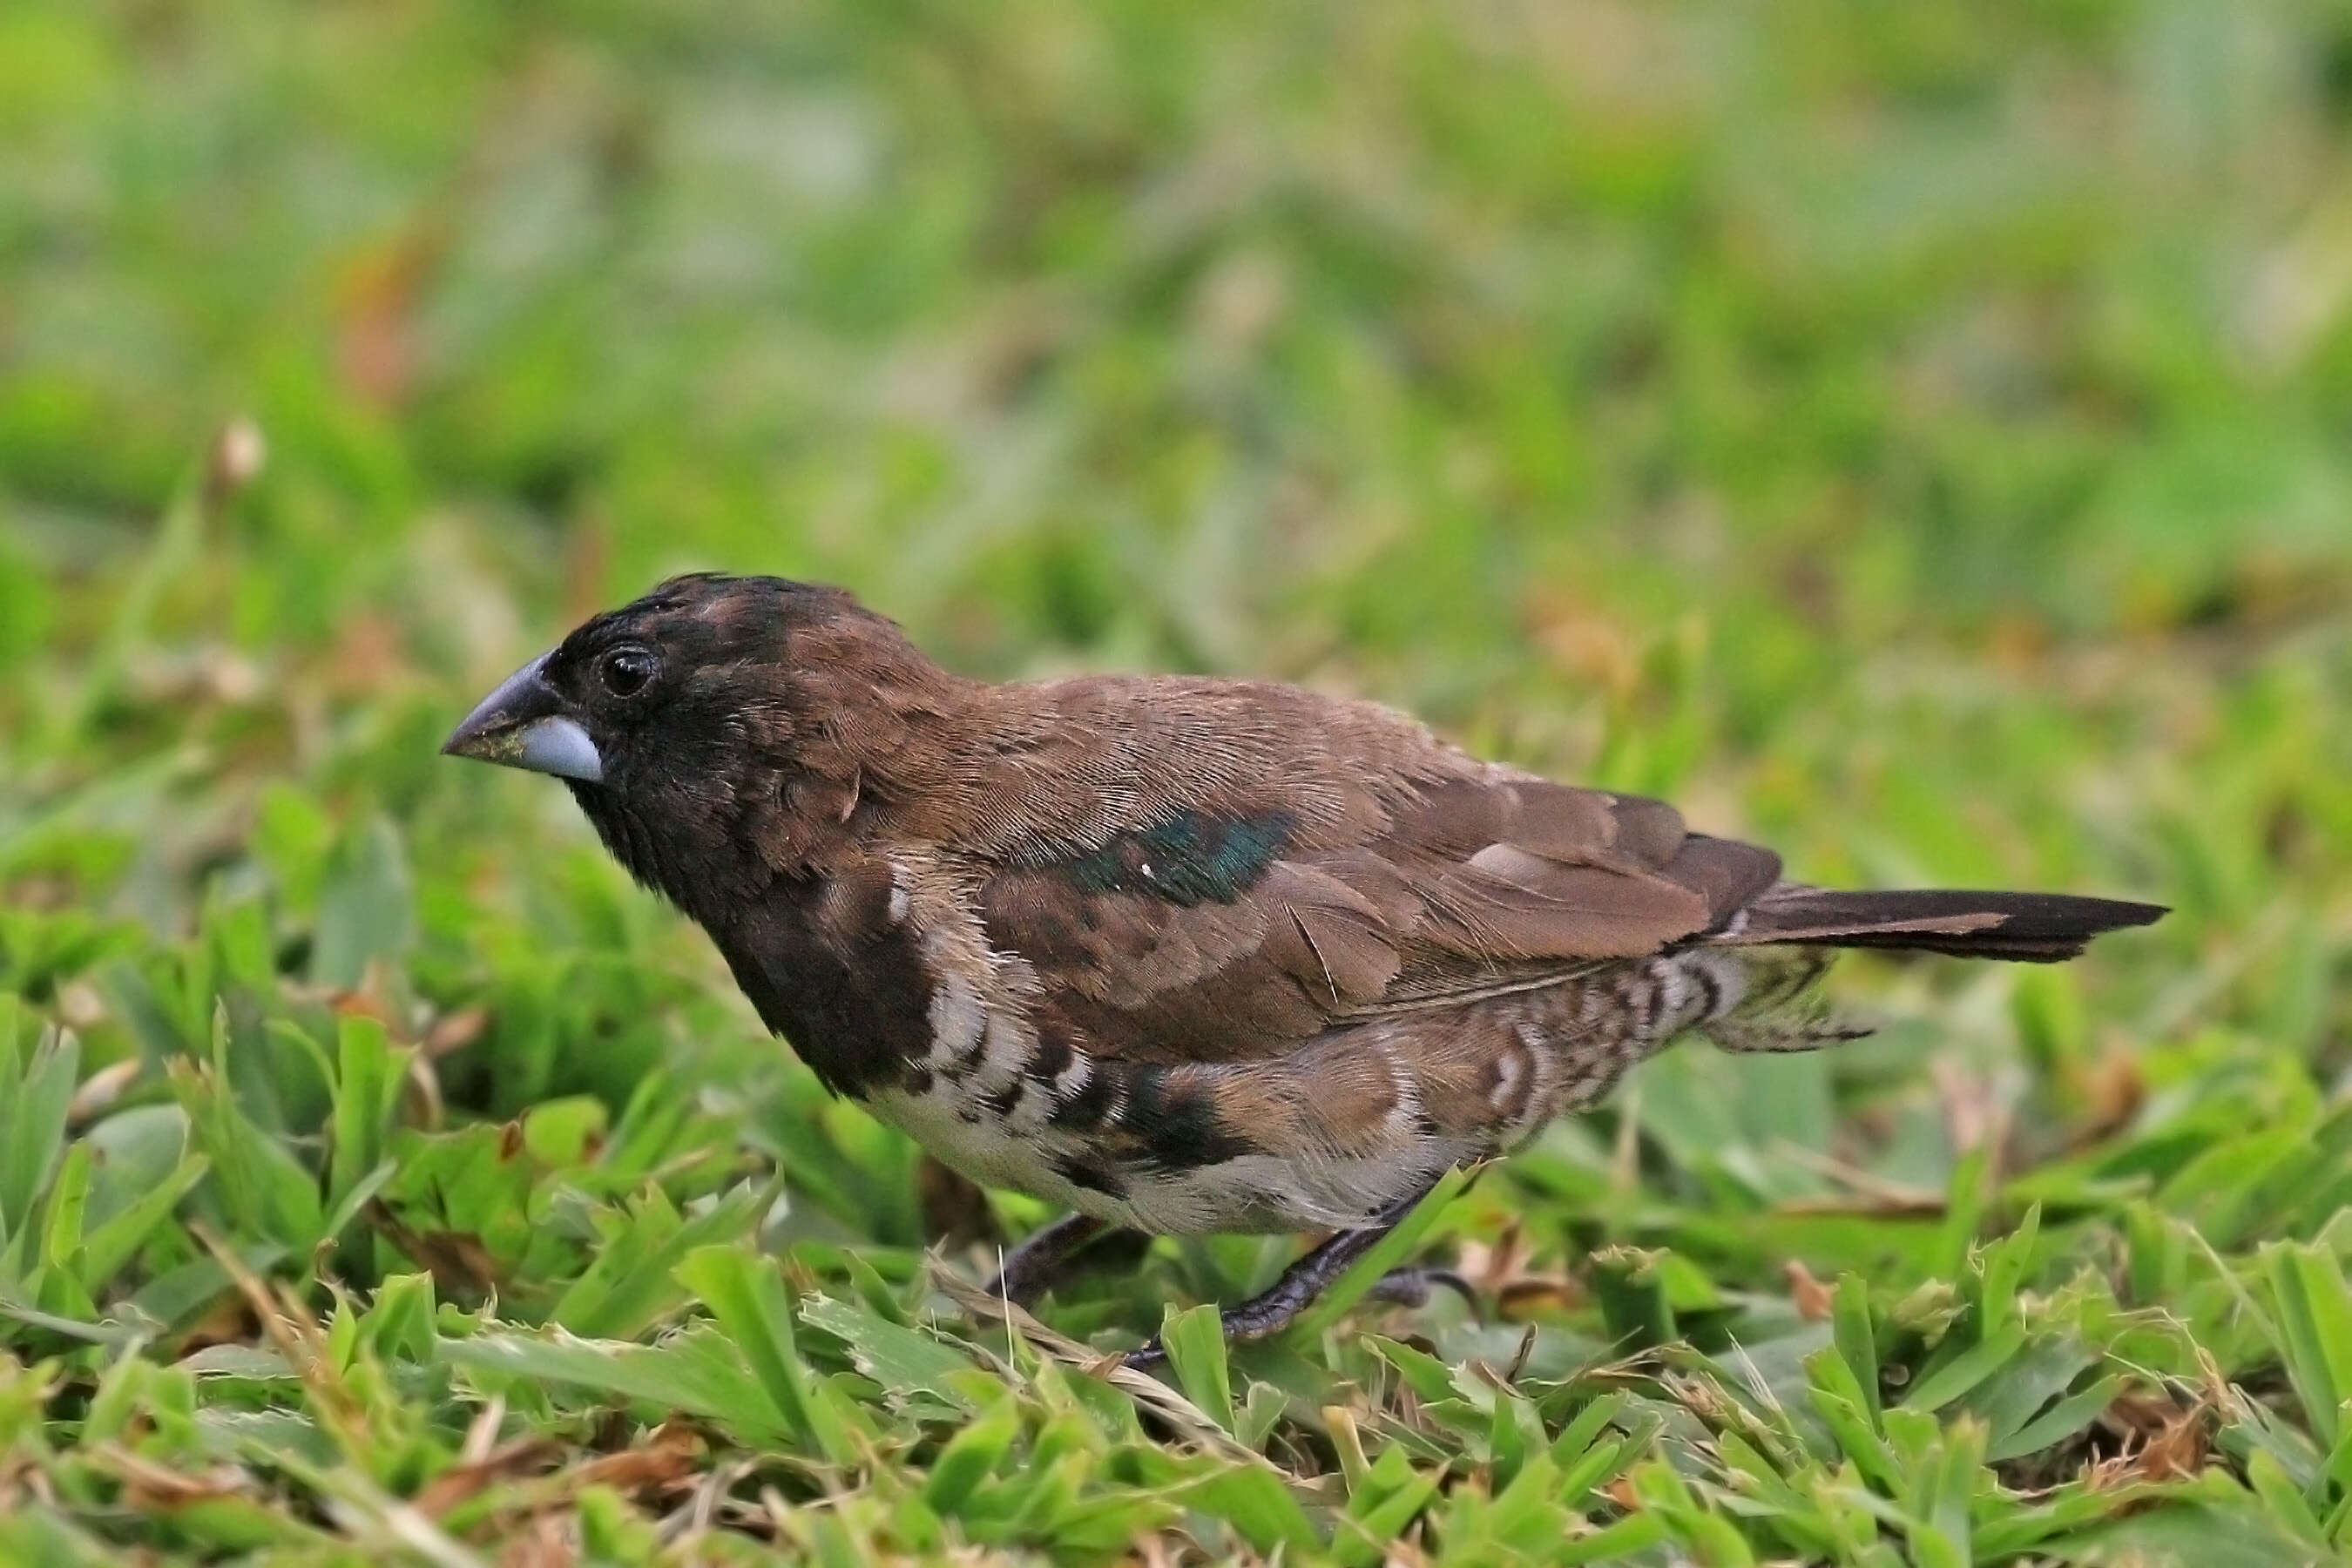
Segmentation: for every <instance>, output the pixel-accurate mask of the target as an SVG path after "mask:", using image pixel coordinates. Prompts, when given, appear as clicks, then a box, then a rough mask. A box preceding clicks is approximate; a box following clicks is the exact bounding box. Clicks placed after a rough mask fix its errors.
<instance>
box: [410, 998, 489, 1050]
mask: <svg viewBox="0 0 2352 1568" xmlns="http://www.w3.org/2000/svg"><path fill="white" fill-rule="evenodd" d="M489 1026H490V1010H489V1009H488V1007H484V1006H480V1005H476V1006H472V1007H460V1008H458V1009H457V1011H456V1012H454V1013H444V1014H442V1015H441V1016H439V1017H437V1018H436V1019H434V1020H433V1025H432V1027H430V1028H428V1029H426V1030H425V1038H424V1040H423V1042H422V1044H423V1045H424V1047H425V1055H426V1056H428V1057H446V1056H447V1055H448V1054H449V1053H450V1052H452V1051H462V1050H464V1049H465V1048H466V1047H467V1046H470V1045H472V1044H473V1043H474V1042H475V1041H476V1040H478V1039H480V1038H481V1037H482V1033H483V1031H484V1030H486V1029H488V1027H489Z"/></svg>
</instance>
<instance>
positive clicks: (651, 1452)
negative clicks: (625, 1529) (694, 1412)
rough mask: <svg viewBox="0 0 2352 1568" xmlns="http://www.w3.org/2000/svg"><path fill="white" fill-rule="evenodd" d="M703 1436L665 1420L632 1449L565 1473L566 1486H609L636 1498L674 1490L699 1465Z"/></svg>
mask: <svg viewBox="0 0 2352 1568" xmlns="http://www.w3.org/2000/svg"><path fill="white" fill-rule="evenodd" d="M705 1451H706V1445H705V1444H704V1442H703V1440H702V1434H700V1433H699V1432H698V1431H696V1430H695V1429H694V1428H693V1427H692V1426H689V1425H688V1424H687V1423H686V1422H683V1421H675V1420H672V1421H665V1422H663V1423H662V1424H661V1425H660V1426H656V1427H655V1428H654V1430H653V1432H652V1434H651V1435H650V1436H647V1437H646V1440H645V1441H644V1442H643V1443H641V1444H639V1445H638V1446H637V1447H634V1448H624V1449H622V1450H621V1451H620V1452H618V1453H614V1454H600V1455H598V1456H597V1457H596V1458H593V1459H591V1460H589V1461H588V1462H587V1463H586V1464H584V1465H575V1466H573V1467H572V1468H571V1469H570V1470H568V1471H566V1472H565V1473H564V1478H563V1479H564V1480H565V1482H566V1483H567V1484H571V1485H577V1486H583V1487H585V1486H604V1487H611V1488H612V1489H614V1490H615V1491H621V1492H628V1493H631V1494H635V1495H644V1494H657V1493H661V1492H666V1491H672V1490H676V1489H677V1483H678V1482H679V1481H681V1480H682V1479H685V1478H686V1477H688V1476H689V1475H692V1474H693V1473H694V1471H695V1469H696V1468H697V1467H698V1465H700V1463H701V1462H702V1458H703V1455H704V1453H705Z"/></svg>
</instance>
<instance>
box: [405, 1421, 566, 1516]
mask: <svg viewBox="0 0 2352 1568" xmlns="http://www.w3.org/2000/svg"><path fill="white" fill-rule="evenodd" d="M562 1451H563V1445H562V1444H561V1443H559V1442H557V1441H556V1440H555V1439H554V1438H552V1437H537V1436H527V1437H517V1438H515V1439H513V1440H512V1441H510V1442H507V1443H502V1444H500V1445H499V1447H495V1448H493V1449H491V1450H490V1451H489V1452H488V1454H485V1455H483V1456H482V1457H481V1458H478V1459H475V1460H471V1461H468V1462H467V1463H463V1464H456V1465H452V1466H450V1467H449V1468H447V1469H446V1470H444V1471H442V1472H441V1473H440V1474H439V1475H437V1476H436V1477H434V1478H433V1479H431V1480H429V1481H427V1482H425V1484H424V1485H423V1486H422V1487H419V1488H418V1489H417V1490H416V1496H415V1499H414V1500H413V1501H414V1502H415V1507H416V1510H417V1511H418V1512H419V1513H422V1514H423V1515H424V1516H425V1518H427V1519H439V1518H440V1517H441V1516H442V1515H443V1514H445V1513H447V1512H448V1511H449V1510H451V1509H453V1508H456V1507H457V1505H458V1504H459V1503H461V1502H464V1501H465V1500H467V1499H468V1498H470V1497H472V1496H474V1495H475V1494H476V1493H477V1492H479V1491H480V1490H482V1489H484V1488H485V1487H488V1486H490V1485H492V1484H494V1483H496V1482H499V1481H510V1480H518V1479H521V1478H522V1477H524V1476H528V1475H532V1474H536V1473H537V1472H539V1471H541V1470H543V1469H545V1468H547V1466H548V1464H549V1462H550V1461H551V1460H552V1459H553V1458H555V1457H556V1456H557V1455H558V1454H561V1453H562Z"/></svg>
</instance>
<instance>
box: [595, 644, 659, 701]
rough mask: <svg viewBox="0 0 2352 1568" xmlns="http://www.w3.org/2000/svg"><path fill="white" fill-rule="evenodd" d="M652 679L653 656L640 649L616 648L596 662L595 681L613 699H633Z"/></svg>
mask: <svg viewBox="0 0 2352 1568" xmlns="http://www.w3.org/2000/svg"><path fill="white" fill-rule="evenodd" d="M653 678H654V656H653V655H652V654H649V653H647V652H646V650H645V649H643V648H641V647H616V648H614V650H613V651H612V652H610V653H608V654H606V655H605V656H604V658H601V659H599V660H597V661H596V679H599V680H601V681H603V682H604V689H605V690H607V691H609V692H611V693H612V694H613V695H614V696H615V697H635V695H636V694H637V693H638V692H640V691H643V690H644V689H646V682H647V681H649V680H651V679H653Z"/></svg>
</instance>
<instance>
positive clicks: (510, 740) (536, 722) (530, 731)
mask: <svg viewBox="0 0 2352 1568" xmlns="http://www.w3.org/2000/svg"><path fill="white" fill-rule="evenodd" d="M546 663H547V656H546V655H545V654H541V656H540V657H539V658H535V659H532V660H531V661H530V663H529V664H526V665H524V666H523V667H522V668H520V669H518V670H516V671H515V672H514V673H513V674H512V675H509V676H508V677H507V678H506V679H504V680H502V681H500V682H499V689H497V690H496V691H493V692H491V693H490V694H489V695H488V697H485V698H483V699H482V704H481V706H480V707H478V708H477V709H475V710H473V711H472V712H471V713H468V714H467V715H466V721H465V722H464V723H462V724H460V725H458V726H457V729H456V731H453V732H452V733H451V734H450V736H449V738H448V739H447V740H446V741H444V742H442V743H441V752H442V755H444V756H449V757H471V758H473V759H474V760H475V761H476V762H480V763H503V764H504V765H505V766H507V767H510V768H523V769H527V770H529V771H530V772H531V773H553V774H555V775H556V776H557V777H558V778H567V779H581V780H583V781H585V782H587V783H589V784H598V783H601V782H602V781H603V780H604V758H602V757H600V756H598V755H597V754H596V742H593V741H592V740H590V739H589V738H588V731H585V730H583V729H582V728H581V727H580V725H579V723H578V721H575V720H572V719H570V718H567V717H565V716H564V712H563V699H562V697H561V696H559V695H558V694H557V692H556V690H555V688H553V687H552V686H550V685H549V684H548V683H547V682H546V680H545V679H542V678H541V674H540V668H541V666H542V665H544V664H546Z"/></svg>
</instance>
